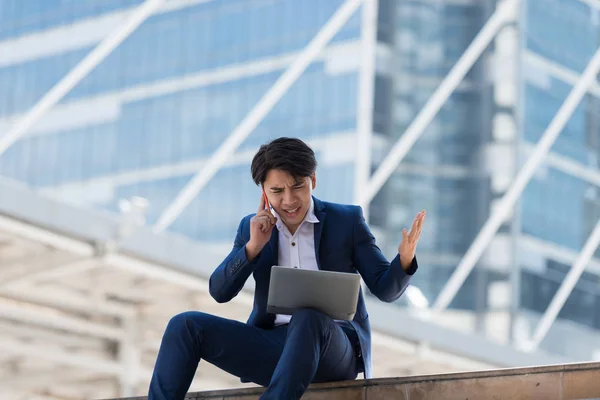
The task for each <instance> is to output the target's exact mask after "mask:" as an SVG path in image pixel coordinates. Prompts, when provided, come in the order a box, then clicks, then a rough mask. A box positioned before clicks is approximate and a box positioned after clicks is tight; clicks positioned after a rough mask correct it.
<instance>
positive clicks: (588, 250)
mask: <svg viewBox="0 0 600 400" xmlns="http://www.w3.org/2000/svg"><path fill="white" fill-rule="evenodd" d="M599 245H600V220H599V221H598V223H597V224H596V227H595V228H594V230H593V231H592V233H591V234H590V236H589V238H588V240H587V241H586V242H585V245H584V246H583V250H582V251H581V253H580V254H579V257H577V261H575V264H573V267H571V269H570V270H569V273H568V274H567V276H566V277H565V280H564V281H563V283H562V284H561V285H560V288H559V289H558V291H557V292H556V294H555V295H554V297H553V298H552V301H551V302H550V305H549V306H548V308H547V309H546V312H545V313H544V315H543V317H542V319H541V320H540V322H539V324H538V326H537V328H536V329H535V333H534V334H533V338H532V339H531V342H530V343H529V345H528V349H527V350H529V351H532V350H537V348H538V347H539V345H540V343H541V342H542V340H544V338H545V337H546V335H547V334H548V331H549V330H550V327H551V326H552V324H553V323H554V321H555V320H556V317H558V313H559V312H560V310H561V309H562V308H563V306H564V305H565V303H566V301H567V299H568V298H569V295H570V294H571V292H572V291H573V288H575V285H576V284H577V281H578V280H579V277H581V274H582V273H583V271H584V270H585V268H586V267H587V265H588V264H589V263H590V260H591V259H592V257H593V256H594V253H595V252H596V249H597V248H598V246H599Z"/></svg>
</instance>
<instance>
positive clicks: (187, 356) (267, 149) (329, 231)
mask: <svg viewBox="0 0 600 400" xmlns="http://www.w3.org/2000/svg"><path fill="white" fill-rule="evenodd" d="M316 168H317V162H316V159H315V154H314V152H313V151H312V149H311V148H310V147H308V146H307V145H306V144H305V143H304V142H302V141H301V140H299V139H293V138H279V139H276V140H273V141H272V142H270V143H268V144H266V145H263V146H261V148H260V149H259V150H258V152H257V153H256V155H255V156H254V159H253V161H252V178H253V179H254V182H256V184H257V185H260V186H261V187H262V189H263V191H264V193H265V194H266V198H267V200H265V197H264V196H261V200H260V205H259V207H258V212H257V213H256V214H255V215H249V216H247V217H245V218H243V219H242V221H241V223H240V225H239V228H238V231H237V235H236V237H235V241H234V245H233V250H232V251H231V253H229V255H228V256H227V258H225V260H224V261H223V262H222V263H221V265H219V266H218V267H217V269H216V270H215V272H214V273H213V274H212V276H211V277H210V294H211V295H212V297H213V298H214V299H215V300H216V301H218V302H219V303H225V302H227V301H229V300H231V299H232V298H234V297H235V296H236V295H237V294H238V293H239V291H240V290H241V289H242V287H243V286H244V283H245V282H246V280H247V279H248V278H249V277H250V275H253V276H254V280H255V281H256V289H255V293H254V309H253V310H252V314H251V315H250V318H249V319H248V322H247V323H246V324H244V323H242V322H238V321H233V320H227V319H224V318H220V317H217V316H213V315H209V314H205V313H202V312H185V313H182V314H179V315H177V316H175V317H173V318H172V319H171V321H170V322H169V324H168V326H167V329H166V331H165V334H164V337H163V340H162V344H161V347H160V351H159V354H158V358H157V361H156V366H155V368H154V374H153V377H152V382H151V384H150V391H149V399H150V400H167V399H168V400H182V399H183V398H184V396H185V394H186V391H187V390H188V388H189V385H190V383H191V381H192V379H193V376H194V373H195V371H196V368H197V365H198V362H199V361H200V360H201V359H204V360H206V361H208V362H210V363H211V364H214V365H216V366H217V367H219V368H221V369H223V370H225V371H227V372H229V373H231V374H233V375H236V376H238V377H240V378H241V379H242V381H244V382H255V383H257V384H259V385H262V386H267V389H266V390H265V392H264V393H263V395H262V397H261V399H298V398H300V397H301V396H302V394H303V393H304V392H305V390H306V389H307V387H308V385H309V384H310V383H311V382H328V381H339V380H351V379H355V378H356V377H357V375H358V374H359V373H360V372H364V373H365V377H367V378H369V377H370V376H371V331H370V325H369V319H368V314H367V311H366V308H365V302H364V298H363V294H362V291H361V292H360V295H359V299H358V305H357V312H356V315H355V317H354V320H353V321H334V320H332V319H331V318H329V317H328V316H326V315H325V314H323V313H320V312H318V311H316V310H310V309H304V310H299V311H297V312H295V313H294V314H293V315H292V316H291V317H290V316H286V315H273V314H268V313H267V296H268V290H269V278H270V270H271V267H272V266H273V265H283V266H289V267H294V268H307V269H315V270H316V269H323V270H331V271H341V272H353V273H356V272H358V273H360V275H361V276H362V278H363V279H364V281H365V282H366V284H367V286H368V287H369V289H370V290H371V292H372V293H373V294H374V295H375V296H377V297H378V298H379V299H381V300H383V301H386V302H392V301H394V300H396V299H398V298H399V297H400V295H402V293H403V292H404V290H405V289H406V287H407V286H408V282H409V279H410V276H411V275H412V274H414V273H415V271H416V270H417V261H416V258H415V249H416V246H417V241H418V239H419V235H420V234H421V229H422V226H423V221H424V219H425V211H422V212H420V213H419V214H417V216H416V218H415V220H414V222H413V225H412V229H411V231H410V232H407V231H406V229H404V231H403V234H402V236H403V237H402V241H401V243H400V245H399V246H398V254H397V255H396V257H395V258H394V260H393V261H392V262H391V263H390V262H388V261H387V260H386V258H385V257H384V256H383V254H382V253H381V251H380V250H379V248H378V247H377V246H376V244H375V239H374V238H373V236H372V235H371V232H370V231H369V228H368V227H367V225H366V223H365V220H364V218H363V215H362V210H361V209H360V207H357V206H346V205H340V204H334V203H327V202H323V201H320V200H318V199H316V198H314V197H313V196H312V191H313V189H314V188H315V187H316V183H317V179H316V172H315V171H316Z"/></svg>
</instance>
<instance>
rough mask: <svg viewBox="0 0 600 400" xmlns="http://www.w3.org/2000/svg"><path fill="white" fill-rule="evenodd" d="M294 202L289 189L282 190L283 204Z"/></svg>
mask: <svg viewBox="0 0 600 400" xmlns="http://www.w3.org/2000/svg"><path fill="white" fill-rule="evenodd" d="M293 203H294V196H293V193H292V191H291V190H284V192H283V204H287V205H291V204H293Z"/></svg>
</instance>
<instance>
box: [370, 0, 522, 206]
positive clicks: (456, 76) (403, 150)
mask: <svg viewBox="0 0 600 400" xmlns="http://www.w3.org/2000/svg"><path fill="white" fill-rule="evenodd" d="M519 1H520V0H506V1H504V2H503V3H502V4H500V5H499V6H498V8H497V9H496V11H494V13H493V14H492V16H491V17H490V18H489V19H488V21H487V22H486V23H485V25H484V26H483V28H482V29H481V31H480V32H479V33H478V34H477V36H475V38H474V39H473V42H471V44H470V45H469V47H468V48H467V49H466V50H465V52H464V53H463V55H462V56H461V57H460V58H459V60H458V61H457V62H456V64H455V65H454V67H452V69H451V70H450V72H449V73H448V75H446V77H445V78H444V80H443V81H442V83H441V84H440V86H439V87H438V88H437V89H436V91H435V92H434V93H433V95H432V96H431V98H430V99H429V100H428V101H427V103H426V104H425V106H424V107H423V108H422V109H421V111H419V113H418V114H417V116H416V117H415V119H414V120H413V121H412V123H411V124H410V125H409V126H408V128H407V129H406V131H405V132H404V133H403V134H402V136H401V137H400V139H399V140H398V141H397V142H396V144H394V146H393V147H392V149H391V150H390V152H389V154H388V155H387V156H386V157H385V159H384V160H383V161H382V162H381V165H380V166H379V168H378V169H377V171H376V172H375V173H374V174H373V178H372V179H371V182H370V183H369V185H368V186H367V187H366V188H365V189H364V190H363V191H362V196H361V197H360V201H359V204H360V205H361V206H362V207H363V208H367V206H368V205H369V203H370V202H371V200H373V198H374V197H375V195H376V194H377V193H378V192H379V191H380V190H381V188H382V187H383V185H384V184H385V182H386V181H387V180H388V179H389V177H390V176H391V175H392V173H393V172H394V171H395V170H396V168H397V167H398V165H399V164H400V162H401V161H402V159H403V158H404V157H405V156H406V154H407V153H408V151H409V150H410V149H411V148H412V147H413V145H414V144H415V143H416V141H417V140H418V139H419V138H420V137H421V135H422V134H423V132H424V131H425V128H427V126H429V124H430V123H431V121H433V118H435V116H436V115H437V113H438V112H439V111H440V109H441V108H442V106H443V105H444V103H446V101H447V100H448V98H449V97H450V95H451V94H452V93H453V92H454V90H455V89H456V88H457V87H458V85H459V84H460V82H461V81H462V80H463V78H464V77H465V75H466V74H467V72H469V70H470V69H471V67H472V66H473V64H475V62H476V61H477V60H478V59H479V57H480V56H481V54H482V53H483V52H484V51H485V49H486V48H487V47H488V45H489V44H490V42H491V41H492V39H493V38H494V37H495V36H496V34H497V33H498V31H499V30H500V29H501V28H502V26H503V25H504V23H505V22H506V21H508V20H509V19H510V18H511V13H512V12H513V11H514V9H515V7H516V6H517V4H518V3H519Z"/></svg>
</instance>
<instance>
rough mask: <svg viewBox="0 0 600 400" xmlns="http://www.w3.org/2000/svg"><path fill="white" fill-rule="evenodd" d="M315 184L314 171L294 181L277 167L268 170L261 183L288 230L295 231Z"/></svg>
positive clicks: (302, 217) (308, 203) (308, 205)
mask: <svg viewBox="0 0 600 400" xmlns="http://www.w3.org/2000/svg"><path fill="white" fill-rule="evenodd" d="M316 185H317V178H316V175H315V174H314V173H313V174H312V175H311V176H307V177H304V178H300V179H299V180H298V181H296V180H295V179H294V177H293V176H292V175H290V174H289V173H287V172H284V171H281V170H278V169H272V170H270V171H269V172H268V173H267V179H266V180H265V182H264V183H263V187H264V189H265V193H266V194H267V197H268V199H269V203H271V206H272V207H273V208H274V209H275V211H276V212H277V214H279V217H280V218H281V220H282V222H283V223H284V224H285V225H286V226H287V227H288V229H289V230H290V231H295V230H296V228H298V226H300V223H302V220H304V217H305V216H306V213H307V212H308V209H309V207H310V199H311V195H312V191H313V189H314V188H315V187H316Z"/></svg>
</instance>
